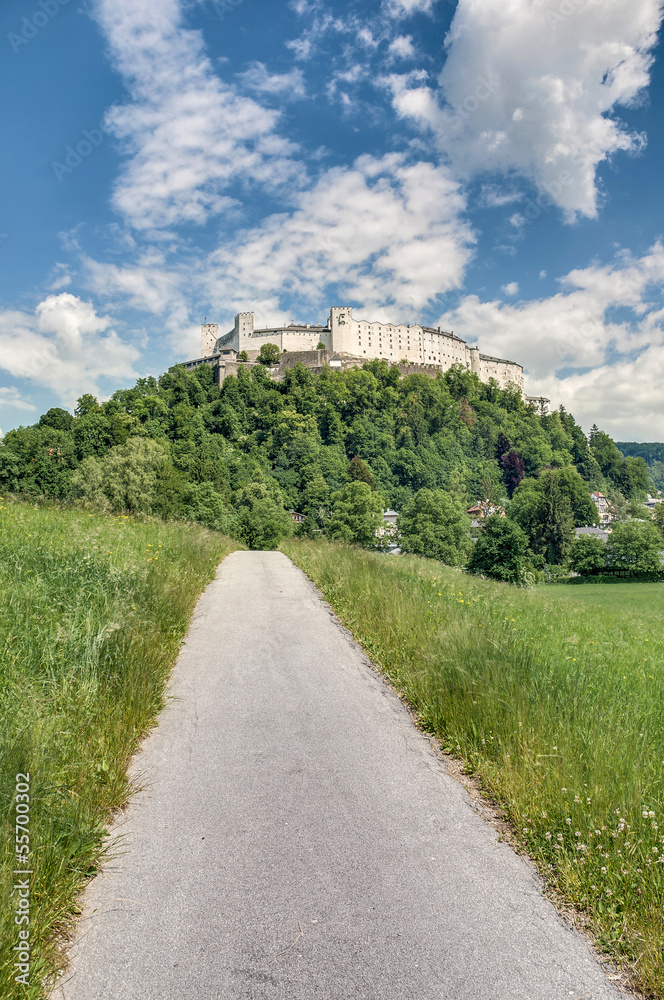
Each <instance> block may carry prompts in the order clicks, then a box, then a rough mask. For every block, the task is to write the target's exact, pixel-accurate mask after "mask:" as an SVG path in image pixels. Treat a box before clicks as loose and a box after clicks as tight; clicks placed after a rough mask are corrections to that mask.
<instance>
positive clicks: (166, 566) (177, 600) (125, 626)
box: [0, 499, 238, 1000]
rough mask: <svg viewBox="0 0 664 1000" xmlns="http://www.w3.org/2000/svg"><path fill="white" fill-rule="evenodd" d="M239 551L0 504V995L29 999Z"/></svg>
mask: <svg viewBox="0 0 664 1000" xmlns="http://www.w3.org/2000/svg"><path fill="white" fill-rule="evenodd" d="M237 547H238V546H237V545H236V544H235V543H233V542H231V541H230V540H229V539H227V538H224V537H223V536H221V535H218V534H215V533H213V532H209V531H206V530H205V529H202V528H200V527H189V528H188V527H186V526H184V525H177V526H176V525H168V524H164V523H162V522H154V521H153V522H146V523H140V522H136V521H132V520H130V519H129V518H127V517H113V518H111V517H106V516H103V515H99V514H94V515H93V514H88V513H86V512H84V511H76V510H71V509H54V508H48V507H32V506H27V505H25V504H21V503H10V502H9V501H7V500H6V499H5V500H3V499H0V823H1V824H2V842H1V843H0V900H1V904H2V905H1V908H0V996H1V997H3V998H8V1000H9V998H12V997H19V996H20V997H22V998H27V1000H34V998H38V997H41V996H43V995H44V993H45V990H46V989H47V987H48V985H49V984H50V982H52V980H53V976H54V974H55V972H56V971H57V969H58V963H59V954H58V949H57V942H58V933H59V932H60V931H61V930H62V929H63V928H64V927H65V926H66V924H67V921H68V920H69V919H70V918H71V916H72V914H75V913H76V912H77V907H76V897H77V895H78V893H79V892H80V890H81V888H82V887H83V885H84V884H85V882H86V880H87V879H88V878H89V877H90V876H92V875H93V874H94V873H95V872H96V871H97V870H98V866H99V863H100V850H101V847H100V845H101V838H102V835H103V833H104V824H105V823H106V822H107V820H108V818H109V816H110V814H111V812H112V811H113V810H114V809H117V808H118V807H120V806H121V805H122V804H123V803H124V802H125V800H126V797H127V794H128V791H129V789H128V783H127V765H128V762H129V759H130V757H131V756H132V754H133V753H134V751H135V750H136V748H137V746H138V744H139V742H140V740H141V738H142V736H143V735H144V734H145V733H146V731H147V730H148V729H149V728H150V726H151V725H152V723H153V721H154V719H155V716H156V715H157V713H158V712H159V710H160V709H161V707H162V706H163V701H164V687H165V681H166V679H167V677H168V674H169V672H170V669H171V667H172V665H173V663H174V660H175V658H176V655H177V652H178V648H179V645H180V642H181V640H182V638H183V636H184V635H185V632H186V630H187V626H188V622H189V618H190V615H191V612H192V609H193V606H194V603H195V601H196V599H197V597H198V596H199V594H200V593H201V591H202V589H203V587H204V586H205V584H206V583H207V582H208V581H209V580H211V579H212V577H213V576H214V570H215V566H216V565H217V563H218V562H219V561H220V559H222V558H223V556H224V555H226V554H227V553H228V552H229V551H231V550H232V549H233V548H237ZM19 773H25V774H28V773H29V775H30V791H29V796H30V803H29V804H30V810H31V811H30V826H29V829H30V848H31V854H30V869H29V870H32V871H33V874H32V876H31V877H30V881H31V885H30V945H31V968H30V975H29V985H28V986H27V987H25V986H24V985H22V984H18V983H16V982H15V974H16V972H15V970H14V968H13V965H14V962H15V961H16V952H15V951H14V950H13V949H14V947H15V945H16V944H17V943H18V940H19V939H18V927H17V925H16V924H15V915H16V913H17V901H18V900H17V893H15V892H13V890H12V886H13V885H14V884H15V882H16V881H17V879H16V876H14V875H13V874H12V872H13V871H15V870H21V865H20V863H17V860H16V856H15V818H16V803H15V786H16V775H17V774H19Z"/></svg>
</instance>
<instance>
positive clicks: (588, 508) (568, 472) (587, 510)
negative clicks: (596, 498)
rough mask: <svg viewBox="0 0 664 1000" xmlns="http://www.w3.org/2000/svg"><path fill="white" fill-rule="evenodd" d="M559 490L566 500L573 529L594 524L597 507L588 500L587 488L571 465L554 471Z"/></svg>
mask: <svg viewBox="0 0 664 1000" xmlns="http://www.w3.org/2000/svg"><path fill="white" fill-rule="evenodd" d="M555 476H556V478H557V480H558V484H559V486H560V489H561V490H562V492H563V493H564V494H565V496H566V497H567V498H568V500H569V503H570V508H571V511H572V517H573V518H574V527H575V528H584V527H586V526H587V525H591V524H596V522H597V507H596V506H595V504H594V503H593V501H592V500H591V499H590V494H589V491H588V487H587V486H586V484H585V483H584V481H583V479H582V478H581V476H580V475H579V473H578V472H577V471H576V469H575V468H573V467H572V466H571V465H568V466H566V467H565V468H564V469H558V470H556V471H555Z"/></svg>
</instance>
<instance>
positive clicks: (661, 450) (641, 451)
mask: <svg viewBox="0 0 664 1000" xmlns="http://www.w3.org/2000/svg"><path fill="white" fill-rule="evenodd" d="M616 446H617V447H618V448H620V450H621V452H622V453H623V455H633V456H634V457H635V458H642V459H644V461H645V462H646V463H647V464H648V465H653V464H654V463H655V462H664V443H663V442H661V441H652V442H650V443H643V444H641V443H640V442H638V441H616Z"/></svg>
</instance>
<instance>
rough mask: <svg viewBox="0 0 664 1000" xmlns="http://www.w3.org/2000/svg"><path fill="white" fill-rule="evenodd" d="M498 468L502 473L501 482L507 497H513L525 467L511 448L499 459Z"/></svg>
mask: <svg viewBox="0 0 664 1000" xmlns="http://www.w3.org/2000/svg"><path fill="white" fill-rule="evenodd" d="M500 467H501V469H502V471H503V481H504V483H505V489H506V490H507V495H508V496H509V497H512V496H514V491H515V489H516V488H517V486H518V485H519V483H520V482H521V480H522V479H523V477H524V476H525V474H526V465H525V462H524V461H523V459H522V458H521V455H520V454H519V453H518V451H515V450H514V449H513V448H511V449H510V450H509V451H507V452H505V454H504V455H502V456H501V459H500Z"/></svg>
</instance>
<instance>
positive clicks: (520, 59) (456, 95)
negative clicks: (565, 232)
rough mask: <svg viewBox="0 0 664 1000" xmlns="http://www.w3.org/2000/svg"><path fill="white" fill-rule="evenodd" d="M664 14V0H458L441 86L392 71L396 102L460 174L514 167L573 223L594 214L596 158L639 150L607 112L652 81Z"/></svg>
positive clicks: (631, 134)
mask: <svg viewBox="0 0 664 1000" xmlns="http://www.w3.org/2000/svg"><path fill="white" fill-rule="evenodd" d="M563 10H564V11H566V13H565V14H560V13H559V11H563ZM552 14H553V15H554V16H553V17H552ZM661 17H662V0H611V2H603V3H594V2H592V3H591V2H589V0H569V2H566V3H564V4H558V3H557V2H555V0H554V3H552V4H551V5H546V4H544V3H542V2H533V0H511V2H510V3H505V0H459V4H458V6H457V9H456V12H455V15H454V19H453V21H452V25H451V28H450V31H449V34H448V37H447V39H446V43H445V44H446V48H447V59H446V61H445V64H444V66H443V69H442V71H441V73H440V77H439V80H438V88H434V87H429V86H419V87H412V86H409V85H407V83H406V82H405V81H404V82H402V83H401V85H398V84H399V81H397V80H395V79H393V80H392V86H393V101H394V106H395V108H396V110H397V111H398V113H399V114H400V115H402V116H403V117H409V118H411V119H414V120H416V121H418V122H419V123H420V124H421V125H423V126H426V127H428V128H430V129H431V130H433V132H434V133H435V135H436V137H437V140H438V143H439V146H440V148H441V151H443V152H444V153H445V155H447V156H449V158H450V161H451V162H452V164H453V165H454V168H455V171H456V172H457V175H458V176H461V177H469V176H472V175H475V174H481V173H485V172H489V171H503V172H505V173H513V172H517V173H518V174H520V175H522V176H524V177H527V178H528V179H529V180H531V181H532V182H533V183H534V184H535V185H536V186H537V187H538V188H539V189H540V191H541V192H543V193H545V194H546V195H547V197H549V198H551V199H552V201H553V202H554V203H555V204H556V205H557V206H559V207H560V209H562V211H563V213H564V215H565V217H566V219H567V220H568V221H572V220H573V219H574V218H575V217H576V216H577V215H579V214H580V215H585V216H589V217H594V216H596V215H597V211H598V201H599V197H600V193H599V191H598V185H597V167H598V165H599V164H600V163H602V162H603V161H605V160H607V159H608V158H610V157H611V156H612V155H613V154H615V153H618V152H620V151H622V152H631V153H634V152H637V151H639V150H640V149H641V148H642V144H643V141H644V139H643V137H642V136H640V135H637V134H635V133H634V132H630V131H629V130H628V128H627V127H626V126H625V125H623V124H621V122H620V121H618V120H616V119H615V118H612V117H610V114H611V113H612V112H613V111H615V109H616V108H618V107H620V106H627V105H630V104H632V103H633V102H634V101H635V100H636V99H637V98H638V97H639V95H640V94H641V93H642V91H643V89H644V88H645V87H646V86H647V85H648V83H649V79H650V77H649V71H650V67H651V64H652V59H653V56H652V51H653V48H654V46H655V44H656V40H657V31H658V28H659V25H660V21H661Z"/></svg>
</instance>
